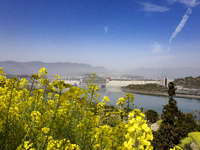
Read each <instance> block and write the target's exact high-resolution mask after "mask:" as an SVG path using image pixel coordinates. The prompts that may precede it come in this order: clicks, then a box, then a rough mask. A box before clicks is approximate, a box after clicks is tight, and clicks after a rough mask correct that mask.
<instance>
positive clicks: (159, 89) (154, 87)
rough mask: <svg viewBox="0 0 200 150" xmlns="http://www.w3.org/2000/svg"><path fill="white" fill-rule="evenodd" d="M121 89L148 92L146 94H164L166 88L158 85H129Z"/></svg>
mask: <svg viewBox="0 0 200 150" xmlns="http://www.w3.org/2000/svg"><path fill="white" fill-rule="evenodd" d="M122 88H124V89H125V88H127V89H133V90H137V91H148V92H163V93H164V92H166V91H167V87H164V86H162V85H158V84H136V85H135V84H130V85H127V86H123V87H122Z"/></svg>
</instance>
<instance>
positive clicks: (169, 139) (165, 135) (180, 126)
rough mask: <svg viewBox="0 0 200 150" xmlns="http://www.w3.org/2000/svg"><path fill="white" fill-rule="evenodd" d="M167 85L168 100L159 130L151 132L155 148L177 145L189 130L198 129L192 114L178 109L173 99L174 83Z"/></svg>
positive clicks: (159, 149)
mask: <svg viewBox="0 0 200 150" xmlns="http://www.w3.org/2000/svg"><path fill="white" fill-rule="evenodd" d="M168 86H169V89H168V90H167V92H168V95H169V101H168V104H166V105H165V106H164V107H163V110H162V113H163V115H162V123H161V125H160V128H159V130H158V131H157V132H155V131H154V132H153V135H154V139H153V141H152V145H153V147H154V149H155V150H168V149H170V148H172V147H174V146H175V145H178V144H179V143H180V140H181V139H182V138H184V137H186V136H187V134H188V133H189V132H192V131H195V130H196V131H197V130H198V129H199V126H198V125H197V123H196V121H195V120H194V118H193V117H192V115H190V114H183V113H182V112H181V111H180V110H178V106H177V102H176V100H174V99H173V96H175V95H176V92H175V91H176V89H175V85H174V83H173V82H170V83H169V85H168Z"/></svg>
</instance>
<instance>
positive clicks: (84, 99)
mask: <svg viewBox="0 0 200 150" xmlns="http://www.w3.org/2000/svg"><path fill="white" fill-rule="evenodd" d="M46 76H47V71H46V69H45V68H42V69H41V70H40V71H39V73H38V74H32V76H31V87H30V88H29V87H28V86H27V83H28V81H26V80H25V79H21V80H20V81H19V80H18V79H17V78H12V79H6V77H5V76H3V69H2V68H0V149H2V150H8V149H9V150H10V149H12V150H14V149H17V150H27V149H30V150H35V149H47V150H54V149H77V150H78V149H81V150H86V149H95V150H98V149H99V150H100V149H101V150H102V149H121V150H122V149H123V150H125V149H148V150H151V149H153V147H152V146H151V142H150V141H152V140H153V135H152V132H151V130H150V128H149V127H148V126H147V124H146V120H144V114H143V113H142V112H141V111H140V110H139V109H135V110H133V111H131V112H130V113H129V121H125V122H124V121H123V120H118V121H117V122H116V126H114V127H111V126H109V125H107V124H103V125H102V124H100V123H102V122H101V120H100V117H99V116H102V114H103V113H104V108H105V106H106V104H108V103H109V98H108V97H104V98H103V100H102V102H99V103H98V104H97V107H95V108H94V107H92V103H93V101H98V96H99V95H98V93H96V91H97V90H98V88H97V86H95V85H93V84H92V82H90V83H89V84H88V85H89V87H88V89H87V90H84V89H81V88H78V87H71V85H69V84H66V83H64V81H60V80H59V76H58V75H56V79H57V80H56V81H54V82H52V83H50V82H49V80H48V79H47V78H46ZM93 78H94V74H93V75H92V77H91V81H92V80H93ZM37 84H39V85H40V88H39V89H37V88H34V87H35V85H37ZM64 89H68V90H67V91H66V92H64V93H63V94H62V91H63V90H64ZM133 100H134V99H133V96H132V94H126V96H125V97H122V98H119V100H118V103H117V105H118V106H119V109H117V110H118V111H116V112H114V113H115V114H119V116H120V117H121V118H122V117H123V116H124V115H125V116H127V115H128V114H127V112H124V111H123V110H122V109H121V107H122V105H124V104H127V106H129V105H130V104H129V102H131V101H133ZM127 110H129V109H127ZM109 115H110V114H109V113H106V114H105V115H103V116H104V118H103V119H105V120H106V119H107V117H108V116H109Z"/></svg>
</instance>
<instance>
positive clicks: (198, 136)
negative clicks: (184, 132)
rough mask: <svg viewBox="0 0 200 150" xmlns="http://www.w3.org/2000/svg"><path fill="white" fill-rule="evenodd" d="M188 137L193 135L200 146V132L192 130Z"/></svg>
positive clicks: (193, 138)
mask: <svg viewBox="0 0 200 150" xmlns="http://www.w3.org/2000/svg"><path fill="white" fill-rule="evenodd" d="M188 137H191V138H192V140H193V141H194V142H195V143H196V144H197V146H198V147H199V148H200V132H191V133H189V134H188Z"/></svg>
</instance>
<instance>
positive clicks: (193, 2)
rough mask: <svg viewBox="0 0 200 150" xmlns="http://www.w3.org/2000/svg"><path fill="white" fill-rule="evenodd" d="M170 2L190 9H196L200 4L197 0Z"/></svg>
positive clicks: (173, 0) (174, 0)
mask: <svg viewBox="0 0 200 150" xmlns="http://www.w3.org/2000/svg"><path fill="white" fill-rule="evenodd" d="M168 1H169V2H171V3H175V2H178V3H182V4H185V5H186V6H188V7H195V6H197V5H199V4H200V2H197V1H196V0H168Z"/></svg>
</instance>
